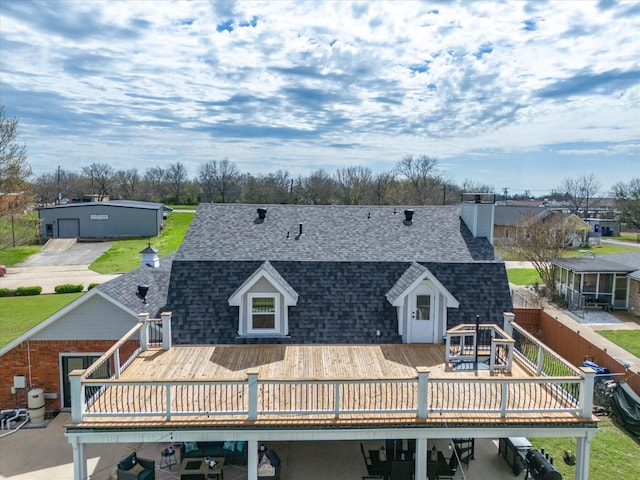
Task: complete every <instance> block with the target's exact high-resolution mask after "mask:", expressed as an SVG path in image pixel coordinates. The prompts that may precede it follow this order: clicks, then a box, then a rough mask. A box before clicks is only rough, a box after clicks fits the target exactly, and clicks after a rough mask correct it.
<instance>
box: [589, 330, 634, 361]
mask: <svg viewBox="0 0 640 480" xmlns="http://www.w3.org/2000/svg"><path fill="white" fill-rule="evenodd" d="M598 333H599V334H600V335H602V336H603V337H604V338H606V339H608V340H611V341H612V342H613V343H615V344H616V345H618V346H619V347H621V348H624V349H625V350H626V351H627V352H629V353H630V354H632V355H635V356H636V357H640V330H598Z"/></svg>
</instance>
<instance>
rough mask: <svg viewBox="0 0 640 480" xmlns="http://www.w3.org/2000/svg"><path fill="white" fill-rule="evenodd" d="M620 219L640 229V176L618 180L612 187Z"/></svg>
mask: <svg viewBox="0 0 640 480" xmlns="http://www.w3.org/2000/svg"><path fill="white" fill-rule="evenodd" d="M612 195H613V197H614V198H615V204H616V208H617V209H618V210H619V211H620V221H621V222H623V223H627V224H631V225H633V226H635V227H636V228H638V229H640V178H632V179H631V180H629V182H627V183H624V182H617V183H616V184H615V185H614V186H613V189H612Z"/></svg>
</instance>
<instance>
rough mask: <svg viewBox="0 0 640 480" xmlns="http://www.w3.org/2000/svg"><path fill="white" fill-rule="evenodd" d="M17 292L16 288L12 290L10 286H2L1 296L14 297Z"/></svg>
mask: <svg viewBox="0 0 640 480" xmlns="http://www.w3.org/2000/svg"><path fill="white" fill-rule="evenodd" d="M15 294H16V291H15V290H11V289H10V288H0V297H13V296H14V295H15Z"/></svg>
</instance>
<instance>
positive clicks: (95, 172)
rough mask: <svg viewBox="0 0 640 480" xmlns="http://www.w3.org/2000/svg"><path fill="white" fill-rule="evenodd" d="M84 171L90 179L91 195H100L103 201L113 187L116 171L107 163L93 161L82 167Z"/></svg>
mask: <svg viewBox="0 0 640 480" xmlns="http://www.w3.org/2000/svg"><path fill="white" fill-rule="evenodd" d="M82 173H83V174H84V175H85V177H86V178H87V180H88V181H90V186H91V195H95V194H97V195H98V201H99V202H101V201H102V200H104V198H105V197H106V196H107V195H109V193H110V192H111V190H112V189H113V181H114V178H115V172H114V171H113V168H111V165H109V164H107V163H92V164H91V165H88V166H85V167H82Z"/></svg>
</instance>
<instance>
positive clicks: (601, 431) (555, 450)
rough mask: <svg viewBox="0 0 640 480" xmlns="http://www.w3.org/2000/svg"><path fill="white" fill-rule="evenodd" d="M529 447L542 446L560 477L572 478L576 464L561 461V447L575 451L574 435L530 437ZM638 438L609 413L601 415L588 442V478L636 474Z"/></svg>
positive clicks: (638, 470)
mask: <svg viewBox="0 0 640 480" xmlns="http://www.w3.org/2000/svg"><path fill="white" fill-rule="evenodd" d="M528 438H529V441H530V442H531V444H532V445H533V448H536V449H538V450H540V449H542V448H544V451H545V453H549V456H550V457H553V464H554V466H555V467H556V468H557V469H558V471H559V472H560V473H561V474H562V480H574V479H575V470H576V467H575V466H573V467H571V466H569V465H567V464H565V463H564V462H563V461H562V454H563V453H564V452H565V450H571V451H572V452H573V453H576V440H575V438H531V437H528ZM638 459H640V442H638V441H637V440H634V439H633V437H632V436H631V435H630V434H628V433H627V431H626V430H624V429H623V428H621V427H618V426H617V425H616V424H615V423H614V422H613V421H612V419H611V418H610V417H601V422H600V425H599V428H598V430H597V432H596V434H595V437H594V438H593V441H592V442H591V459H590V462H589V478H592V479H607V478H610V479H617V478H625V479H627V478H629V479H630V478H640V464H639V462H638Z"/></svg>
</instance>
